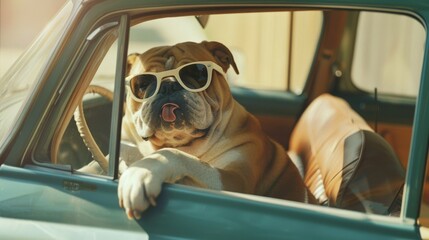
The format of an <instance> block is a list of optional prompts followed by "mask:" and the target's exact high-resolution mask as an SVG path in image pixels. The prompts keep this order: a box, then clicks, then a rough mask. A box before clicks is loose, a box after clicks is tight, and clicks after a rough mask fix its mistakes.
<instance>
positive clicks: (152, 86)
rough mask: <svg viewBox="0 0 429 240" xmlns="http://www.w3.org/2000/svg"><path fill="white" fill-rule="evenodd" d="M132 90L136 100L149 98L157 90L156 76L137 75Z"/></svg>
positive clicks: (132, 81) (132, 80) (132, 83)
mask: <svg viewBox="0 0 429 240" xmlns="http://www.w3.org/2000/svg"><path fill="white" fill-rule="evenodd" d="M130 88H131V92H132V93H133V94H134V96H135V97H136V98H139V99H145V98H149V97H151V96H152V95H153V94H154V93H155V90H156V76H154V75H150V74H142V75H137V76H135V77H133V78H132V79H131V81H130Z"/></svg>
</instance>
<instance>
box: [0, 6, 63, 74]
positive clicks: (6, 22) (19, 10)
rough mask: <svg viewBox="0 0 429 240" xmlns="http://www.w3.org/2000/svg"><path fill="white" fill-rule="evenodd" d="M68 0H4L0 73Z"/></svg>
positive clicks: (0, 13) (0, 12)
mask: <svg viewBox="0 0 429 240" xmlns="http://www.w3.org/2000/svg"><path fill="white" fill-rule="evenodd" d="M65 2H67V1H66V0H37V1H34V0H0V77H1V76H3V74H4V73H5V71H6V70H7V69H8V68H9V67H10V65H11V64H12V63H13V62H14V61H15V60H16V59H17V58H18V57H19V56H20V54H21V53H22V52H23V51H24V49H25V48H26V47H27V46H28V45H29V44H31V42H32V41H33V40H34V39H35V38H36V36H37V34H38V33H39V32H40V31H41V30H42V29H43V27H44V26H45V25H46V24H47V23H48V21H49V20H50V19H51V18H52V17H53V16H55V14H56V13H57V11H59V9H60V8H61V7H62V6H63V5H64V4H65Z"/></svg>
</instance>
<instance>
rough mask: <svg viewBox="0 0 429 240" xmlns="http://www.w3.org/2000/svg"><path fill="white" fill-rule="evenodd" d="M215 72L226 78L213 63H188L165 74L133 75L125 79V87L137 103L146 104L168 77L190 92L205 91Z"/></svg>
mask: <svg viewBox="0 0 429 240" xmlns="http://www.w3.org/2000/svg"><path fill="white" fill-rule="evenodd" d="M213 70H216V71H217V72H219V73H220V74H222V75H223V76H224V77H225V78H226V76H225V73H224V71H223V69H222V68H221V67H220V66H219V65H217V64H216V63H214V62H211V61H202V62H193V63H188V64H185V65H182V66H180V67H178V68H176V69H172V70H167V71H163V72H147V73H142V74H137V75H131V76H128V77H126V78H125V85H126V86H127V88H128V90H129V91H130V92H131V97H132V98H133V99H134V100H135V101H137V102H144V101H147V100H148V99H150V98H151V97H154V96H155V95H156V94H157V93H158V92H159V89H160V87H161V82H162V81H163V80H164V79H165V78H167V77H175V78H176V80H177V82H179V84H180V86H182V87H183V88H184V89H186V90H188V91H190V92H201V91H204V90H206V89H207V88H208V87H209V86H210V82H211V80H212V74H213ZM169 80H170V79H169Z"/></svg>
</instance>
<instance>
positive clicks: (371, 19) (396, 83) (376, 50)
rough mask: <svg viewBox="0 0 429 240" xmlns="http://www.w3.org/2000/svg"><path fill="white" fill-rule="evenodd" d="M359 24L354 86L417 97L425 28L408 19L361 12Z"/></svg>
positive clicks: (412, 19) (354, 65) (372, 90)
mask: <svg viewBox="0 0 429 240" xmlns="http://www.w3.org/2000/svg"><path fill="white" fill-rule="evenodd" d="M358 21H359V22H358V26H357V35H356V45H355V49H354V55H353V66H352V81H353V83H354V84H355V85H356V86H357V87H358V88H360V89H362V90H364V91H367V92H374V89H375V88H377V90H378V92H379V93H382V94H383V93H384V94H393V95H397V96H411V97H415V96H416V95H417V92H418V89H419V83H420V76H421V72H422V66H423V64H422V63H423V54H424V47H425V46H424V44H425V40H426V32H425V29H424V27H423V25H422V24H421V23H420V22H418V21H417V20H416V19H414V18H412V17H409V16H401V15H397V14H388V13H376V12H362V13H360V15H359V20H358ZM374 36H377V37H374ZM405 79H406V80H405Z"/></svg>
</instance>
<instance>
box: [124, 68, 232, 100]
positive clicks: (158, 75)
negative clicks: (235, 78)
mask: <svg viewBox="0 0 429 240" xmlns="http://www.w3.org/2000/svg"><path fill="white" fill-rule="evenodd" d="M193 64H202V65H204V66H205V67H206V68H207V83H206V84H205V85H204V86H203V87H201V88H198V89H192V88H189V87H187V86H186V85H185V84H184V83H183V81H182V79H181V78H180V75H179V71H180V70H181V69H182V68H184V67H187V66H189V65H193ZM213 70H216V71H217V72H218V73H220V74H222V75H223V77H224V78H225V79H226V73H225V72H224V71H223V69H222V67H221V66H219V65H217V64H216V63H214V62H212V61H198V62H191V63H187V64H184V65H182V66H179V67H177V68H175V69H171V70H167V71H162V72H145V73H140V74H135V75H130V76H128V77H126V78H125V86H126V87H127V90H128V91H129V93H130V94H131V98H132V99H133V100H134V101H136V102H139V103H143V102H146V101H147V100H149V99H151V98H153V97H155V96H156V95H157V94H158V92H159V89H160V88H161V83H162V81H164V79H165V78H167V77H174V78H175V79H176V81H177V82H179V84H180V86H182V87H183V88H184V89H186V90H187V91H189V92H202V91H204V90H206V89H207V88H208V87H209V86H210V83H211V81H212V75H213ZM144 74H150V75H154V76H155V77H156V89H155V92H154V93H153V95H152V96H150V97H148V98H144V99H140V98H138V97H137V96H135V95H134V93H133V91H132V90H131V86H130V81H131V79H133V78H134V77H137V76H139V75H144Z"/></svg>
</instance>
